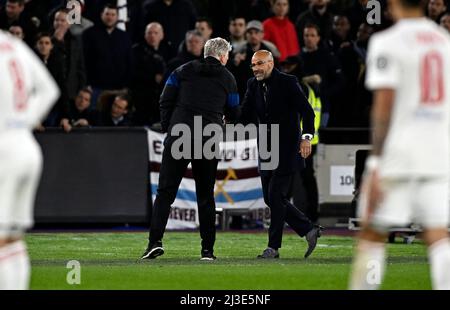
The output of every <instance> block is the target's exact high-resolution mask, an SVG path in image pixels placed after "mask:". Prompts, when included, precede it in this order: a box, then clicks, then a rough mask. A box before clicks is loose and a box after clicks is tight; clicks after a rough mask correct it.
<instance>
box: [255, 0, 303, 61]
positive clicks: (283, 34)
mask: <svg viewBox="0 0 450 310" xmlns="http://www.w3.org/2000/svg"><path fill="white" fill-rule="evenodd" d="M272 11H273V13H274V14H275V16H274V17H271V18H268V19H266V20H265V21H264V22H263V26H264V39H265V40H268V41H270V42H272V43H273V44H275V45H276V47H277V48H278V50H279V51H280V54H281V56H280V59H279V60H280V61H283V60H284V59H285V58H286V57H288V56H292V55H297V54H298V53H299V52H300V47H299V45H298V38H297V33H296V32H295V26H294V24H293V23H292V22H291V21H290V20H289V17H288V13H289V1H288V0H273V1H272Z"/></svg>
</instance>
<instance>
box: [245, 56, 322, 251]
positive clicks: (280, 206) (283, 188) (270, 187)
mask: <svg viewBox="0 0 450 310" xmlns="http://www.w3.org/2000/svg"><path fill="white" fill-rule="evenodd" d="M251 68H252V70H253V74H254V75H255V77H254V78H251V79H250V80H249V81H248V83H247V92H246V94H245V99H244V102H243V105H242V115H241V117H242V119H243V121H244V122H245V121H247V122H248V121H249V122H252V123H256V124H257V125H258V126H259V125H261V124H267V125H268V126H267V132H261V128H262V127H260V130H259V133H258V136H259V140H258V141H259V143H258V147H259V151H260V157H262V156H261V142H262V141H263V139H261V135H262V134H267V136H271V132H270V131H271V130H276V129H274V128H273V127H274V126H279V137H277V138H278V145H279V147H278V148H277V147H276V146H274V147H273V149H272V150H270V151H271V153H272V154H274V152H278V154H279V156H278V158H279V164H278V166H277V167H270V168H267V167H263V166H264V165H263V164H264V161H263V160H262V159H261V158H260V174H261V182H262V187H263V193H264V201H265V203H266V204H267V205H268V206H269V208H270V211H271V216H270V227H269V243H268V247H267V249H265V250H264V252H263V253H262V254H261V255H258V258H278V257H279V253H278V249H279V248H281V240H282V236H283V228H284V223H285V222H286V223H288V224H289V226H290V227H291V228H292V229H293V230H294V231H295V232H296V233H297V234H298V235H299V236H301V237H303V236H305V238H306V241H307V242H308V249H307V251H306V253H305V258H306V257H308V256H309V255H310V254H311V253H312V251H313V250H314V248H315V247H316V244H317V238H318V237H320V231H321V229H322V228H321V227H320V226H315V225H313V224H312V222H311V221H310V220H309V219H308V218H307V217H306V216H305V215H304V214H303V213H302V212H301V211H300V210H299V209H297V208H296V207H295V206H294V205H292V204H291V203H290V202H289V200H288V198H287V197H288V191H289V185H290V182H291V179H292V177H293V175H294V173H295V171H296V169H300V168H302V166H303V165H304V158H307V157H308V156H309V155H310V154H311V139H312V137H313V134H314V111H313V109H312V108H311V106H310V104H309V103H308V100H307V99H306V97H305V95H304V94H303V91H302V89H301V87H300V85H299V84H298V81H297V78H296V77H295V76H292V75H288V74H285V73H282V72H280V71H278V70H277V69H274V62H273V56H272V53H270V52H269V51H266V50H260V51H257V52H256V53H254V54H253V57H252V62H251ZM300 119H302V120H303V129H304V134H303V135H301V129H300ZM266 141H267V139H266ZM299 153H300V155H301V157H300V155H299Z"/></svg>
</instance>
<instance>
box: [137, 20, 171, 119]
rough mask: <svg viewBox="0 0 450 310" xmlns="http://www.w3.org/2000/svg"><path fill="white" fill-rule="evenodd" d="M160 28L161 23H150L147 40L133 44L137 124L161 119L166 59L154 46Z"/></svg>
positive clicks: (146, 35) (146, 33) (146, 34)
mask: <svg viewBox="0 0 450 310" xmlns="http://www.w3.org/2000/svg"><path fill="white" fill-rule="evenodd" d="M156 29H157V31H155V30H156ZM159 30H161V31H162V28H161V25H159V24H157V23H151V24H149V25H148V26H147V30H146V32H145V41H144V42H142V43H139V44H136V45H135V46H133V57H132V59H133V70H132V71H133V76H132V80H131V95H132V97H133V102H134V108H135V113H134V121H133V123H134V124H136V125H147V126H150V125H152V124H154V123H156V122H158V121H159V104H158V99H159V95H160V94H161V91H162V80H163V75H164V72H165V66H166V65H165V62H164V59H163V58H162V57H161V56H160V55H158V54H157V53H156V52H155V49H154V48H153V46H152V44H154V43H155V41H156V39H155V37H156V36H157V35H158V34H159ZM155 32H156V33H155ZM159 38H160V37H159Z"/></svg>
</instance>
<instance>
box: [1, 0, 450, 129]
mask: <svg viewBox="0 0 450 310" xmlns="http://www.w3.org/2000/svg"><path fill="white" fill-rule="evenodd" d="M368 2H369V0H291V1H288V0H209V1H208V0H203V1H202V0H192V1H190V0H146V1H138V0H46V1H41V0H40V1H37V0H0V29H2V30H5V31H9V32H10V33H11V34H12V35H14V36H16V37H18V38H20V39H21V40H24V41H25V42H26V43H27V44H28V45H29V46H31V47H32V48H33V49H34V50H35V52H36V54H37V55H38V56H39V57H40V59H41V60H42V61H43V62H44V63H45V65H46V66H47V68H48V69H49V71H50V72H51V74H52V76H53V77H54V78H55V80H56V82H57V83H58V86H59V87H60V89H61V97H60V99H59V100H58V102H57V104H56V105H55V107H54V108H53V109H52V111H51V112H50V114H49V115H48V117H47V119H46V120H45V122H44V123H43V124H42V125H43V127H47V126H48V127H59V126H61V127H63V128H64V130H66V131H67V132H68V131H70V130H71V129H72V128H73V127H85V126H153V125H155V124H158V122H159V107H158V100H159V96H160V94H161V91H162V88H163V86H164V83H165V80H166V79H167V77H168V76H169V75H170V73H171V71H172V70H174V69H175V68H177V67H178V66H180V65H182V64H184V63H186V62H188V61H190V60H193V59H198V58H201V57H203V53H202V49H203V46H204V44H205V42H206V41H207V40H208V39H209V38H212V37H216V36H220V37H223V38H226V39H227V40H229V41H230V42H231V43H232V46H233V51H232V54H231V55H230V58H229V63H228V65H227V67H228V69H229V70H230V71H231V72H232V73H233V74H234V76H235V78H236V80H237V84H238V88H239V93H240V95H241V97H242V96H243V95H244V94H245V91H246V84H247V80H248V79H249V78H250V77H252V76H253V75H252V71H251V69H250V66H249V65H250V60H251V56H252V55H253V53H254V52H255V51H257V50H260V49H266V50H269V51H271V52H272V53H273V55H274V57H275V58H276V66H277V67H278V68H280V69H282V70H283V71H285V72H289V73H291V74H294V75H296V76H297V77H298V78H299V80H300V81H302V82H303V83H306V84H307V85H309V86H311V89H314V90H315V92H316V94H315V96H320V97H321V100H322V118H321V126H322V127H327V126H328V127H368V126H369V110H370V105H371V94H370V92H368V91H367V89H366V88H365V86H364V78H365V67H366V66H365V60H366V51H367V45H368V41H369V38H370V36H371V35H372V34H373V33H374V32H376V31H380V30H383V29H386V28H387V27H389V26H390V25H391V23H392V22H391V19H390V17H389V13H388V12H387V11H386V9H385V8H386V3H385V2H386V0H379V1H378V3H380V4H381V8H382V11H381V14H380V17H381V23H380V24H368V23H367V16H368V14H369V15H370V14H372V13H373V12H371V11H372V10H373V8H374V7H373V6H370V7H369V8H367V4H368ZM74 3H75V4H78V5H79V6H80V8H81V10H82V16H81V18H79V19H77V16H76V15H74V11H72V9H73V8H75V7H76V5H74ZM449 10H450V5H449V2H448V0H429V1H428V4H427V16H428V18H430V19H432V20H434V21H435V22H436V23H439V24H440V25H441V26H442V27H444V28H446V29H447V30H448V31H449V32H450V13H449ZM72 19H73V20H76V21H77V22H76V23H75V24H73V23H69V21H70V20H72ZM41 128H42V126H41Z"/></svg>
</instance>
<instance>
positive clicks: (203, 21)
mask: <svg viewBox="0 0 450 310" xmlns="http://www.w3.org/2000/svg"><path fill="white" fill-rule="evenodd" d="M195 30H197V31H198V32H200V33H201V34H202V36H203V39H205V41H208V40H209V39H210V38H211V36H212V34H213V26H212V22H211V21H210V20H209V19H208V18H206V17H201V18H198V19H197V21H196V22H195Z"/></svg>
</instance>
